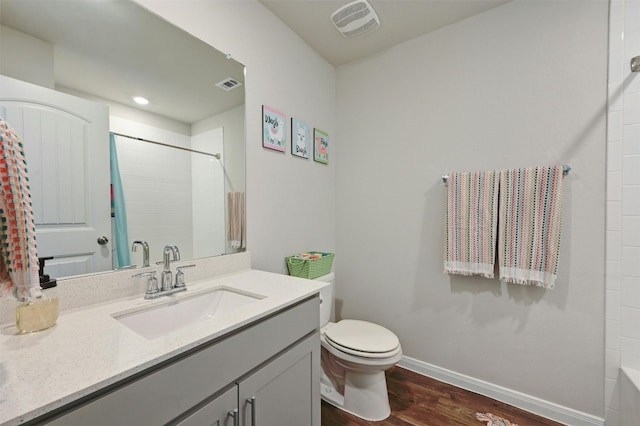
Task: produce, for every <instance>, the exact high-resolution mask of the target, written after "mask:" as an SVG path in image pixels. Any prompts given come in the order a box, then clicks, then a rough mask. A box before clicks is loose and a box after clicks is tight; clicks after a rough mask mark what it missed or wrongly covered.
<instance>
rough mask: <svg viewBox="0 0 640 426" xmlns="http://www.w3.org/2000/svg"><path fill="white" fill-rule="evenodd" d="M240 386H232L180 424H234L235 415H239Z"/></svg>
mask: <svg viewBox="0 0 640 426" xmlns="http://www.w3.org/2000/svg"><path fill="white" fill-rule="evenodd" d="M237 407H238V387H237V386H235V385H234V386H232V387H231V388H230V389H229V390H227V391H226V392H224V393H223V394H222V395H220V396H217V397H215V398H214V399H213V401H211V402H208V403H207V404H206V405H205V406H204V407H202V408H201V409H199V410H197V411H196V412H195V413H193V414H191V415H190V416H189V417H187V418H186V419H184V420H182V421H181V422H178V423H177V424H178V425H179V426H204V425H206V426H234V418H233V416H238V415H239V413H238V408H237Z"/></svg>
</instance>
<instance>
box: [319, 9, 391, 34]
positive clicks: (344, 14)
mask: <svg viewBox="0 0 640 426" xmlns="http://www.w3.org/2000/svg"><path fill="white" fill-rule="evenodd" d="M331 22H333V25H335V26H336V28H337V29H338V31H340V34H342V35H343V36H345V37H346V38H351V37H355V36H359V35H361V34H365V33H368V32H369V31H373V30H375V29H376V28H378V27H379V26H380V19H379V18H378V15H377V14H376V11H375V10H373V8H372V7H371V5H370V4H369V3H368V2H367V1H366V0H357V1H354V2H352V3H349V4H347V5H346V6H343V7H341V8H340V9H338V10H336V11H335V12H333V14H332V15H331Z"/></svg>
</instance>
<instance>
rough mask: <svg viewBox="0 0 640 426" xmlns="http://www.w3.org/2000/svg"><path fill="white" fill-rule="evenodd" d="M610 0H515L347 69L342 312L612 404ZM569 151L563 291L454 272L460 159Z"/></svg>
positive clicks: (525, 387)
mask: <svg viewBox="0 0 640 426" xmlns="http://www.w3.org/2000/svg"><path fill="white" fill-rule="evenodd" d="M606 58H607V2H604V1H599V2H581V1H554V2H549V1H514V2H510V3H507V4H505V5H504V6H501V7H498V8H495V9H492V10H490V11H488V12H485V13H483V14H481V15H478V16H475V17H472V18H470V19H467V20H465V21H462V22H459V23H457V24H454V25H451V26H448V27H446V28H444V29H442V30H439V31H437V32H434V33H431V34H429V35H426V36H424V37H421V38H418V39H415V40H412V41H409V42H406V43H404V44H401V45H398V46H396V47H394V48H392V49H390V50H388V51H386V52H384V53H381V54H379V55H377V56H375V57H371V58H369V59H366V60H363V61H360V62H357V63H353V64H350V65H345V66H342V67H339V68H338V70H337V71H338V74H337V94H338V95H337V100H338V109H337V117H338V118H337V119H338V122H337V125H338V130H339V134H338V138H339V141H340V152H339V155H338V156H337V159H336V164H337V182H338V185H337V186H336V197H337V201H336V205H337V210H336V211H337V213H336V217H337V232H336V234H337V246H336V249H337V253H338V257H339V259H340V261H339V262H338V263H337V267H336V277H337V283H336V286H337V297H338V299H340V300H339V301H338V306H337V308H338V314H339V315H340V316H341V317H343V318H349V317H355V318H362V319H366V320H372V321H374V322H377V323H380V324H382V325H384V326H387V327H388V328H390V329H391V330H393V331H395V333H396V334H397V335H398V337H399V338H400V341H401V343H402V345H403V351H404V354H405V355H407V356H409V357H412V358H415V359H417V360H418V361H420V362H422V363H423V364H425V365H428V366H435V367H438V368H444V369H447V370H450V371H453V372H455V373H456V374H459V375H467V376H470V377H472V378H474V379H476V380H481V381H485V382H488V383H490V384H493V385H498V386H502V387H504V388H507V389H510V390H514V391H517V392H520V393H522V394H525V395H527V396H528V397H534V398H539V399H541V400H544V401H547V402H550V403H552V404H556V405H558V406H561V407H565V408H568V409H570V410H576V411H577V412H579V413H581V414H586V415H587V416H586V417H589V416H591V420H594V419H595V421H596V422H597V419H598V418H602V417H603V416H604V407H603V405H604V404H603V398H604V392H603V375H604V369H603V358H604V355H603V352H604V350H603V349H604V348H603V341H604V203H605V148H606V135H605V112H606V90H607V86H606V83H607V66H606V63H607V62H606V61H607V59H606ZM557 163H560V164H568V165H570V166H571V167H572V168H573V170H572V171H571V174H570V175H569V176H568V177H566V178H565V180H564V191H565V192H564V197H563V203H564V214H563V216H564V220H563V237H562V243H561V255H560V266H559V277H558V281H557V284H556V288H555V289H553V290H547V291H545V290H543V289H540V288H534V287H525V286H519V285H514V284H509V285H506V284H501V283H500V282H499V281H498V280H487V279H483V278H469V277H462V276H447V275H445V274H444V273H443V257H442V244H443V229H444V211H445V207H446V201H445V198H446V197H445V195H446V188H445V186H444V185H443V184H442V183H441V176H442V175H443V174H445V173H447V171H450V170H492V169H503V168H511V167H522V166H532V165H545V164H557Z"/></svg>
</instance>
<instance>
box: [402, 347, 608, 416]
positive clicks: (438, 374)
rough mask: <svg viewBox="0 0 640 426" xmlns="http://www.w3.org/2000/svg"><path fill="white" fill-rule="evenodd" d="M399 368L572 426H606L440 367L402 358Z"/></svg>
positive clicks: (568, 409)
mask: <svg viewBox="0 0 640 426" xmlns="http://www.w3.org/2000/svg"><path fill="white" fill-rule="evenodd" d="M398 366H400V367H402V368H406V369H407V370H411V371H415V372H416V373H420V374H423V375H425V376H428V377H431V378H434V379H436V380H440V381H441V382H445V383H449V384H451V385H454V386H457V387H460V388H462V389H466V390H469V391H472V392H475V393H479V394H480V395H484V396H488V397H489V398H493V399H495V400H498V401H501V402H505V403H507V404H509V405H513V406H514V407H518V408H520V409H522V410H525V411H529V412H530V413H534V414H537V415H539V416H542V417H546V418H548V419H551V420H554V421H556V422H560V423H563V424H566V425H571V426H604V419H602V418H599V417H596V416H593V415H591V414H587V413H583V412H581V411H577V410H574V409H571V408H567V407H563V406H561V405H558V404H554V403H553V402H549V401H545V400H543V399H540V398H536V397H534V396H531V395H526V394H523V393H521V392H518V391H514V390H511V389H507V388H503V387H502V386H498V385H494V384H492V383H489V382H485V381H483V380H478V379H475V378H473V377H470V376H465V375H464V374H460V373H456V372H455V371H451V370H447V369H444V368H441V367H437V366H435V365H432V364H428V363H426V362H422V361H419V360H417V359H414V358H410V357H408V356H403V357H402V359H401V360H400V362H399V363H398Z"/></svg>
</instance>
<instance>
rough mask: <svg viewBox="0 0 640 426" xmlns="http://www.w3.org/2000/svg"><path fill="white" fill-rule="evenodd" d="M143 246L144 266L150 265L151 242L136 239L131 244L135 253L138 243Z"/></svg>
mask: <svg viewBox="0 0 640 426" xmlns="http://www.w3.org/2000/svg"><path fill="white" fill-rule="evenodd" d="M138 244H139V245H141V246H142V267H143V268H145V267H147V266H149V244H147V242H146V241H139V240H136V241H134V242H133V244H131V251H132V252H134V253H135V251H136V246H137V245H138Z"/></svg>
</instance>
